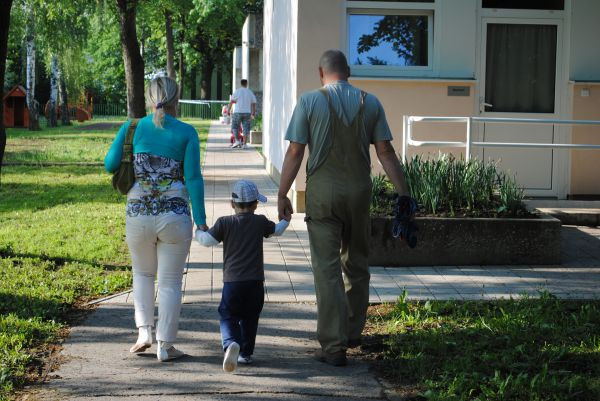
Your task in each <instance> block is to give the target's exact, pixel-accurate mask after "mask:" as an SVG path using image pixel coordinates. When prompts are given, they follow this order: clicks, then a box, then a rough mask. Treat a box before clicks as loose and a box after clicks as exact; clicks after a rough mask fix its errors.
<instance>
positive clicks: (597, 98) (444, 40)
mask: <svg viewBox="0 0 600 401" xmlns="http://www.w3.org/2000/svg"><path fill="white" fill-rule="evenodd" d="M266 3H267V4H265V36H264V40H265V52H264V58H263V60H264V69H265V75H264V82H265V105H267V107H266V108H265V113H264V116H265V124H264V127H265V128H264V130H265V141H266V142H269V143H268V144H266V145H265V149H267V153H266V155H267V161H268V163H267V164H269V162H270V163H272V166H273V167H274V169H272V170H273V171H274V172H275V173H277V171H280V170H281V165H282V161H283V154H284V152H285V149H286V147H287V144H286V143H285V141H284V140H283V136H284V133H285V129H286V127H287V124H288V122H289V119H290V117H291V112H292V110H293V107H294V105H295V103H296V100H297V98H298V96H300V94H301V93H303V92H305V91H307V90H312V89H315V88H318V87H319V86H320V82H319V78H318V73H317V63H318V59H319V57H320V55H321V54H322V52H323V51H325V50H327V49H329V48H339V49H342V50H343V51H344V52H347V51H348V48H347V43H346V41H347V38H346V37H347V33H346V29H347V23H346V21H347V13H346V4H348V3H347V2H346V1H344V0H327V1H326V2H325V1H322V0H281V1H280V0H268V1H267V2H266ZM274 3H275V5H276V7H277V8H276V9H275V11H276V15H275V17H274V16H273V4H274ZM414 4H415V3H413V5H414ZM427 4H429V3H423V6H424V7H425V6H426V5H427ZM434 4H435V9H434V25H433V26H434V45H433V54H432V68H431V69H430V70H429V71H424V72H422V73H421V76H418V77H417V76H414V75H415V74H412V75H413V76H412V77H409V75H411V74H406V75H404V76H403V77H394V78H372V77H360V76H353V77H351V79H350V81H351V83H352V84H354V85H356V86H358V87H360V88H361V89H364V90H366V91H367V92H370V93H373V94H374V95H376V96H377V97H378V98H379V99H380V100H381V102H382V104H383V107H384V109H385V111H386V114H387V120H388V122H389V125H390V128H391V130H392V133H393V135H394V141H393V144H394V146H395V148H396V151H397V152H398V153H400V151H401V146H402V143H401V138H402V116H403V115H454V116H470V115H477V114H478V111H477V110H478V96H479V95H478V91H479V87H478V85H483V82H478V81H477V79H478V78H479V77H478V64H479V62H478V57H479V49H478V46H479V43H478V41H477V37H478V35H479V33H478V25H479V21H480V18H481V16H480V15H479V13H478V11H477V9H478V4H479V0H437V1H436V2H435V3H434ZM566 4H567V7H566V9H565V13H566V14H569V13H570V16H569V15H567V16H566V21H567V22H565V25H564V26H565V28H567V29H570V32H568V33H567V35H570V36H567V37H568V38H570V50H569V52H570V59H571V60H570V62H569V63H570V69H569V72H568V74H565V81H563V82H559V83H557V85H566V84H567V82H566V79H567V77H569V78H570V79H571V80H574V81H586V82H588V83H589V82H590V81H597V82H600V67H599V66H600V47H598V46H597V44H596V42H595V41H594V39H593V38H600V24H598V23H597V21H596V19H597V16H598V15H600V1H597V0H572V1H569V0H567V2H566ZM569 18H570V19H569ZM274 24H275V25H274ZM271 32H274V33H275V37H273V38H271V37H270V33H271ZM268 41H270V42H269V44H267V42H268ZM294 46H295V48H294ZM267 47H269V50H268V51H267ZM291 48H292V49H291ZM290 50H291V53H289V51H290ZM567 54H569V53H567ZM271 55H273V57H272V56H271ZM283 56H284V57H283ZM283 59H285V60H286V62H285V63H282V60H283ZM285 79H289V80H290V81H287V82H284V81H285ZM271 81H272V82H271ZM269 85H270V86H269ZM449 85H460V86H467V87H469V89H470V94H469V96H464V97H460V96H459V97H455V96H452V97H450V96H448V93H447V91H448V86H449ZM585 85H588V84H584V83H582V82H575V84H574V85H572V86H571V90H572V93H571V99H572V104H571V103H569V104H568V105H567V106H566V107H568V108H569V109H572V118H574V119H598V120H600V93H599V92H600V85H593V87H591V90H590V96H588V97H582V96H580V90H581V88H582V87H583V86H585ZM267 86H269V89H268V90H267ZM276 88H281V89H280V90H277V89H276ZM268 91H269V93H267V92H268ZM282 91H285V92H286V93H287V94H288V95H283V94H282V93H281V92H282ZM269 105H270V106H269ZM267 115H268V118H267ZM565 118H570V116H568V115H565ZM465 128H466V127H465V126H464V125H463V124H439V123H430V124H423V123H421V124H418V125H416V126H415V133H414V136H415V137H416V138H417V139H418V138H420V137H421V138H423V137H424V134H425V133H427V136H426V138H427V139H431V140H435V139H439V140H451V141H454V140H464V137H465ZM599 131H600V127H577V128H574V129H573V131H572V133H573V134H572V139H573V142H574V143H578V142H579V143H594V141H598V142H596V143H599V142H600V132H599ZM474 135H475V136H477V127H475V130H474ZM441 150H442V151H454V152H455V153H457V154H458V153H460V151H459V150H457V149H441ZM438 151H439V149H437V148H421V149H417V150H415V148H412V149H411V151H410V152H409V155H413V154H415V153H416V152H419V153H422V154H423V153H425V154H426V153H430V154H437V153H438ZM475 154H477V153H476V152H475ZM372 157H373V167H374V170H375V172H378V171H381V167H380V165H379V163H378V162H377V160H376V158H375V155H373V154H372ZM570 166H571V175H570V183H571V186H570V193H571V194H586V193H595V194H600V180H598V179H597V178H595V177H594V173H593V172H594V171H597V169H598V168H600V157H598V151H573V152H572V158H571V162H570ZM589 166H592V168H589ZM304 171H305V170H304V166H303V167H302V168H301V170H300V173H299V175H298V178H297V179H296V182H295V184H294V186H293V189H294V195H298V196H297V197H296V198H297V199H296V201H297V202H298V203H302V202H301V201H302V193H303V191H304V188H305V175H304V174H305V173H304ZM298 206H301V205H297V207H298Z"/></svg>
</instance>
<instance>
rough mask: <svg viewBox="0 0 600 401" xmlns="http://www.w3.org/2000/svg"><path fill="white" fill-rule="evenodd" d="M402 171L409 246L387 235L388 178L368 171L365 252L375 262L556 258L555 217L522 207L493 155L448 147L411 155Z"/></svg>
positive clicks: (520, 195) (391, 194) (391, 198)
mask: <svg viewBox="0 0 600 401" xmlns="http://www.w3.org/2000/svg"><path fill="white" fill-rule="evenodd" d="M405 173H406V179H407V183H408V185H409V188H410V190H411V193H412V194H413V196H414V197H415V199H416V200H417V202H418V203H419V206H420V209H419V213H418V216H419V217H417V226H418V227H419V231H418V233H417V237H418V239H419V241H418V244H417V247H416V248H414V249H411V248H409V247H408V246H407V245H406V243H405V242H403V241H401V240H399V239H396V238H393V237H392V235H391V232H392V229H391V227H392V217H391V215H392V210H393V209H392V208H393V205H394V202H395V194H394V190H393V186H392V185H391V184H390V183H389V181H388V180H387V179H385V178H383V177H381V176H379V177H375V178H373V197H372V202H371V214H372V219H371V244H370V250H371V252H370V253H371V256H370V260H369V262H370V264H371V265H376V266H433V265H435V266H448V265H450V266H453V265H505V264H517V265H521V264H559V263H560V227H561V223H560V221H559V220H557V219H554V218H552V217H549V216H543V215H536V214H532V213H530V212H528V211H527V209H526V207H525V205H524V204H523V202H522V199H523V191H522V190H521V189H520V188H519V187H518V186H517V184H516V182H515V180H514V179H513V178H511V177H509V176H508V175H507V174H505V173H504V172H500V171H498V169H497V167H496V165H495V164H494V163H483V162H481V161H478V160H472V161H469V162H465V161H463V160H457V159H454V158H453V157H451V156H448V155H441V156H440V157H439V158H438V159H437V160H425V159H422V158H420V157H415V158H413V159H412V160H411V161H410V162H409V163H408V164H407V165H406V166H405Z"/></svg>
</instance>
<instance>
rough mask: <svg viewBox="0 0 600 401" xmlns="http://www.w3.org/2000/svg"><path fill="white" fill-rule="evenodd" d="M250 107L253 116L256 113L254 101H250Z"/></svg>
mask: <svg viewBox="0 0 600 401" xmlns="http://www.w3.org/2000/svg"><path fill="white" fill-rule="evenodd" d="M250 108H251V110H252V117H254V116H255V115H256V103H252V104H251V105H250Z"/></svg>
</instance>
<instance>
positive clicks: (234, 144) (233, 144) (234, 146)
mask: <svg viewBox="0 0 600 401" xmlns="http://www.w3.org/2000/svg"><path fill="white" fill-rule="evenodd" d="M229 147H230V148H232V149H233V148H237V142H233V143H232V144H231V145H229Z"/></svg>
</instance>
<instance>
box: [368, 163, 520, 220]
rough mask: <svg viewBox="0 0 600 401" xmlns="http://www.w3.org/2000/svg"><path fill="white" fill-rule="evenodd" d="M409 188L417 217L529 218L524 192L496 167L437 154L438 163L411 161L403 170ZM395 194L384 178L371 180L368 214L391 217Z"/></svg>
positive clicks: (493, 164) (512, 179)
mask: <svg viewBox="0 0 600 401" xmlns="http://www.w3.org/2000/svg"><path fill="white" fill-rule="evenodd" d="M403 167H404V172H405V177H406V181H407V184H408V187H409V189H410V192H411V194H412V196H413V197H414V198H415V199H416V200H417V202H418V203H419V206H420V208H421V210H420V214H425V215H439V216H470V217H495V216H511V217H513V216H514V217H518V216H529V213H528V212H527V209H526V208H525V206H524V204H523V202H522V201H523V190H522V189H521V188H519V186H518V184H517V183H516V181H515V180H514V178H512V177H510V176H509V175H508V174H506V173H505V172H503V171H500V170H499V169H498V167H497V165H496V164H495V163H491V162H488V163H486V162H482V161H480V160H478V159H472V160H469V161H465V160H462V159H456V158H455V157H454V156H452V155H448V154H440V156H439V157H438V158H437V159H426V158H423V157H421V156H415V157H413V158H412V159H411V160H410V161H409V162H408V163H407V164H405V165H404V166H403ZM394 202H395V191H394V187H393V185H392V184H391V183H390V182H389V180H388V179H387V178H384V177H383V176H377V177H373V195H372V199H371V213H372V214H373V215H380V216H389V215H392V214H393V206H394Z"/></svg>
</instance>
